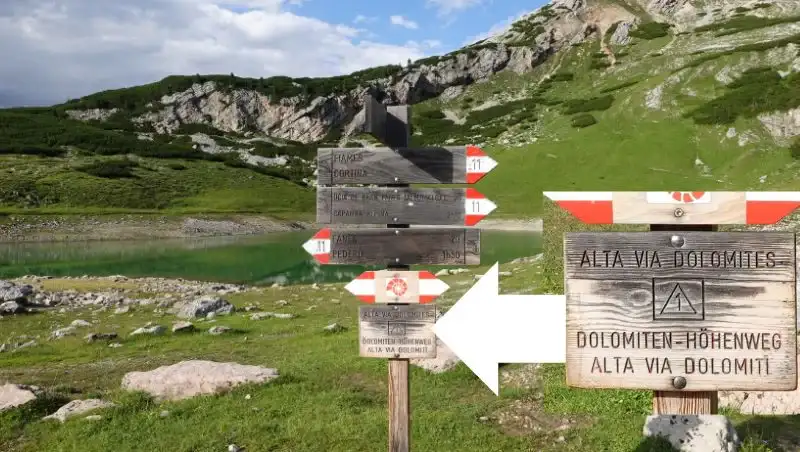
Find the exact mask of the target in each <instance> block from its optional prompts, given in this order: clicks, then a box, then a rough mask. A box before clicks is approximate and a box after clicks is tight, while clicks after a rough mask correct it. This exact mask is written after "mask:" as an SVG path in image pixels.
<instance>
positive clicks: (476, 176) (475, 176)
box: [467, 173, 486, 184]
mask: <svg viewBox="0 0 800 452" xmlns="http://www.w3.org/2000/svg"><path fill="white" fill-rule="evenodd" d="M485 175H486V173H467V183H468V184H474V183H477V182H478V181H479V180H481V179H483V176H485Z"/></svg>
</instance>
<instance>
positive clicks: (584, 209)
mask: <svg viewBox="0 0 800 452" xmlns="http://www.w3.org/2000/svg"><path fill="white" fill-rule="evenodd" d="M556 204H557V205H558V206H559V207H561V208H562V209H564V210H566V211H567V212H569V213H571V214H572V215H574V216H575V218H577V219H579V220H581V221H582V222H584V223H586V224H613V223H614V208H613V204H612V202H611V201H556Z"/></svg>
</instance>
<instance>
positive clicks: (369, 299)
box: [356, 295, 375, 303]
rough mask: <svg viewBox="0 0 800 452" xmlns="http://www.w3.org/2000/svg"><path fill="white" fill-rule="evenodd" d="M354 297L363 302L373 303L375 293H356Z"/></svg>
mask: <svg viewBox="0 0 800 452" xmlns="http://www.w3.org/2000/svg"><path fill="white" fill-rule="evenodd" d="M356 298H358V299H359V300H361V301H363V302H364V303H375V295H356Z"/></svg>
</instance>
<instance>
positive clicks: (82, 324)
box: [69, 319, 92, 328]
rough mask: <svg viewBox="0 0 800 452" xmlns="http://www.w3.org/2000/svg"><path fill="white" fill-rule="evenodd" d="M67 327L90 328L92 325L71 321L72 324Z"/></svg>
mask: <svg viewBox="0 0 800 452" xmlns="http://www.w3.org/2000/svg"><path fill="white" fill-rule="evenodd" d="M69 326H71V327H73V328H86V327H87V326H92V324H91V323H89V322H87V321H86V320H81V319H75V320H73V321H72V323H70V324H69Z"/></svg>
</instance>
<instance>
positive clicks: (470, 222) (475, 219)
mask: <svg viewBox="0 0 800 452" xmlns="http://www.w3.org/2000/svg"><path fill="white" fill-rule="evenodd" d="M484 218H486V215H464V226H475V225H476V224H478V223H480V222H481V220H483V219H484Z"/></svg>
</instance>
